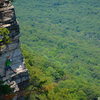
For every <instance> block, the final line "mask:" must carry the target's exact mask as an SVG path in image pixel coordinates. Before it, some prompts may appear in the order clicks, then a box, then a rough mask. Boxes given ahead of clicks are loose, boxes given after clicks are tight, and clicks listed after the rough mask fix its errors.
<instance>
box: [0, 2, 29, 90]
mask: <svg viewBox="0 0 100 100" xmlns="http://www.w3.org/2000/svg"><path fill="white" fill-rule="evenodd" d="M0 27H3V28H7V29H8V30H9V31H10V37H11V43H9V44H8V45H6V46H4V47H3V48H1V50H0V76H1V79H2V80H3V81H5V82H6V83H7V84H8V83H9V84H12V83H14V84H16V85H18V86H19V87H21V86H22V85H25V84H24V83H25V82H27V81H28V80H29V75H28V70H27V69H26V68H25V66H24V60H23V55H22V53H21V50H20V41H19V37H20V31H19V25H18V22H17V21H16V16H15V10H14V6H13V5H11V3H10V2H9V1H7V0H2V2H0ZM7 56H9V57H10V59H11V60H12V61H11V68H12V69H13V70H14V71H15V72H16V73H14V72H13V71H11V70H9V71H6V76H5V62H6V59H7ZM14 84H12V86H14ZM16 85H15V87H14V88H16V87H17V86H16ZM12 86H11V87H12ZM17 90H18V87H17V89H15V91H17Z"/></svg>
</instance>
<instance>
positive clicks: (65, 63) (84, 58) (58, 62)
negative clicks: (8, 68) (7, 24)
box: [14, 0, 100, 100]
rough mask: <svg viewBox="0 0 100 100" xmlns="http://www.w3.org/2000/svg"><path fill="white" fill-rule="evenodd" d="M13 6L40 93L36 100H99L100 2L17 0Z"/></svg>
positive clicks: (90, 0) (27, 63)
mask: <svg viewBox="0 0 100 100" xmlns="http://www.w3.org/2000/svg"><path fill="white" fill-rule="evenodd" d="M14 5H15V7H16V14H17V18H18V20H19V22H20V27H21V42H22V50H23V54H24V55H25V59H26V66H27V68H28V69H29V71H30V75H31V82H33V84H32V86H33V87H34V88H35V89H36V92H35V93H32V94H31V95H30V98H31V100H37V98H38V99H39V100H93V99H94V98H97V97H99V96H100V84H99V83H100V22H99V21H100V1H99V0H18V1H16V2H15V3H14ZM32 86H30V88H31V87H32ZM39 89H40V90H41V91H38V90H39Z"/></svg>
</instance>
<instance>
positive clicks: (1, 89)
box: [0, 80, 12, 98]
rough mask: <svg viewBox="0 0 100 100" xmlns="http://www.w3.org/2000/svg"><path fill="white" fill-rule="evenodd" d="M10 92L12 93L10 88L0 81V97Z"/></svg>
mask: <svg viewBox="0 0 100 100" xmlns="http://www.w3.org/2000/svg"><path fill="white" fill-rule="evenodd" d="M11 92H12V89H11V88H10V86H8V85H5V84H4V82H3V81H1V80H0V96H2V95H5V94H9V93H11ZM0 98H1V97H0Z"/></svg>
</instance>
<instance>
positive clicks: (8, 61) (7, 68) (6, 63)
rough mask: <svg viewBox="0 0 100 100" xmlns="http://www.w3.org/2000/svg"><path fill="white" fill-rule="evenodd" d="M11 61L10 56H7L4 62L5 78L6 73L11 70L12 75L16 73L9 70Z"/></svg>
mask: <svg viewBox="0 0 100 100" xmlns="http://www.w3.org/2000/svg"><path fill="white" fill-rule="evenodd" d="M11 62H12V61H11V59H10V56H7V59H6V62H5V76H6V71H8V70H11V71H13V72H14V73H16V72H15V71H14V70H13V69H12V68H11Z"/></svg>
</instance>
